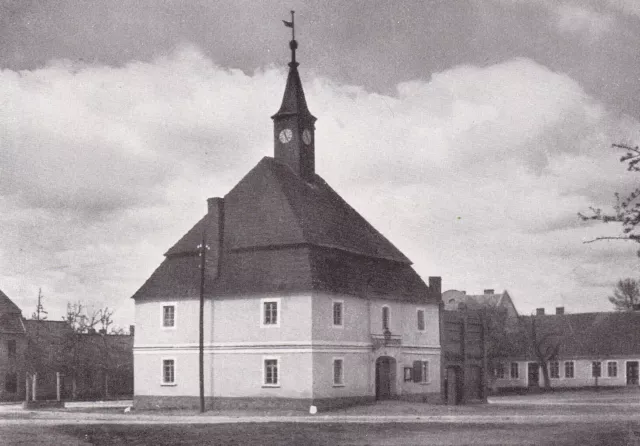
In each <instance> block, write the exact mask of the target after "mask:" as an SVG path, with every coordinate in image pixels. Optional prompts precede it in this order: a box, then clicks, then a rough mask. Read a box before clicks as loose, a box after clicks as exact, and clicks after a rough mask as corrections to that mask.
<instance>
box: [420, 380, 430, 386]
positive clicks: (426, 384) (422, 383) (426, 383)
mask: <svg viewBox="0 0 640 446" xmlns="http://www.w3.org/2000/svg"><path fill="white" fill-rule="evenodd" d="M418 384H420V385H421V386H428V385H429V384H431V381H420V382H419V383H418Z"/></svg>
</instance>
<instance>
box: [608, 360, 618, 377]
mask: <svg viewBox="0 0 640 446" xmlns="http://www.w3.org/2000/svg"><path fill="white" fill-rule="evenodd" d="M609 364H615V370H616V374H615V375H610V374H609V372H610V371H611V369H610V368H609ZM617 377H618V361H607V378H617Z"/></svg>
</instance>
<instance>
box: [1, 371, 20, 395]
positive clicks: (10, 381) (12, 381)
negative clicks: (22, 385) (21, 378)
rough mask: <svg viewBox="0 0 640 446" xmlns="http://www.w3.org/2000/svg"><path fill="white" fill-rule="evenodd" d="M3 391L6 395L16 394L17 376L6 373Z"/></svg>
mask: <svg viewBox="0 0 640 446" xmlns="http://www.w3.org/2000/svg"><path fill="white" fill-rule="evenodd" d="M4 390H5V391H6V392H8V393H16V392H17V391H18V375H17V374H16V373H15V372H13V373H7V375H6V376H5V379H4Z"/></svg>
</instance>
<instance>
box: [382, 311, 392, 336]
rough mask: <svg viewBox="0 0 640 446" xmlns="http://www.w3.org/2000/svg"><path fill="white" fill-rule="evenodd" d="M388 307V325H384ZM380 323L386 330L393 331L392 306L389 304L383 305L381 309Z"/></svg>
mask: <svg viewBox="0 0 640 446" xmlns="http://www.w3.org/2000/svg"><path fill="white" fill-rule="evenodd" d="M385 308H386V309H387V316H388V317H387V326H386V327H385V326H384V309H385ZM380 323H381V324H382V330H383V331H384V330H385V329H386V330H389V331H391V307H389V305H383V306H382V308H381V309H380Z"/></svg>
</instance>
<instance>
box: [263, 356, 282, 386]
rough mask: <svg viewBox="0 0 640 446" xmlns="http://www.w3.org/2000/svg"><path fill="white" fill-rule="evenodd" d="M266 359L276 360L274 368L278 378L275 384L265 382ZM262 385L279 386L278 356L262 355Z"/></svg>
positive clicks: (280, 377)
mask: <svg viewBox="0 0 640 446" xmlns="http://www.w3.org/2000/svg"><path fill="white" fill-rule="evenodd" d="M267 361H276V370H277V373H278V380H277V382H276V383H275V384H272V383H267ZM261 379H262V387H280V386H281V385H282V384H281V383H282V361H281V360H280V356H263V357H262V378H261Z"/></svg>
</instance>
